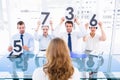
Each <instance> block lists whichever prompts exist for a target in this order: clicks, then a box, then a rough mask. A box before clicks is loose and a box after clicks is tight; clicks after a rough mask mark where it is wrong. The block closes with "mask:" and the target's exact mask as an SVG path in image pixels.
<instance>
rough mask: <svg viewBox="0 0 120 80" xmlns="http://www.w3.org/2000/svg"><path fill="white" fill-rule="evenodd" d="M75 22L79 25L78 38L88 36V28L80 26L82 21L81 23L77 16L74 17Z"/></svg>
mask: <svg viewBox="0 0 120 80" xmlns="http://www.w3.org/2000/svg"><path fill="white" fill-rule="evenodd" d="M74 22H75V23H76V24H77V25H78V27H79V32H78V38H81V37H84V36H86V35H87V34H88V33H87V30H86V28H85V27H82V26H80V23H79V21H78V19H77V18H74Z"/></svg>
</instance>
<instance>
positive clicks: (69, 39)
mask: <svg viewBox="0 0 120 80" xmlns="http://www.w3.org/2000/svg"><path fill="white" fill-rule="evenodd" d="M68 47H69V50H70V52H72V42H71V34H68Z"/></svg>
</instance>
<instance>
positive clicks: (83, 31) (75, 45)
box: [53, 26, 88, 52]
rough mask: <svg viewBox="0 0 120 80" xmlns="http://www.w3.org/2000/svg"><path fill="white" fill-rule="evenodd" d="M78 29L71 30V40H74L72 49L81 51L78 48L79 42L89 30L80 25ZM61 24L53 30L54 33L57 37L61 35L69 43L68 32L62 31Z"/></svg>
mask: <svg viewBox="0 0 120 80" xmlns="http://www.w3.org/2000/svg"><path fill="white" fill-rule="evenodd" d="M78 29H79V30H78V31H72V32H71V42H72V51H73V52H80V51H79V50H80V49H79V48H78V44H79V42H78V41H79V39H80V38H82V37H83V36H85V35H87V34H88V33H87V31H86V29H85V28H84V27H79V28H78ZM60 30H61V26H57V27H56V28H55V30H54V31H53V34H54V36H55V37H60V38H63V39H64V40H65V42H66V43H68V33H67V32H63V33H61V32H60Z"/></svg>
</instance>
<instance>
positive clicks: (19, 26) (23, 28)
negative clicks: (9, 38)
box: [17, 24, 25, 34]
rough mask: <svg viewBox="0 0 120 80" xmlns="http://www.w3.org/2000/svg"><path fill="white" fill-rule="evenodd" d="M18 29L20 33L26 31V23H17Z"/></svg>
mask: <svg viewBox="0 0 120 80" xmlns="http://www.w3.org/2000/svg"><path fill="white" fill-rule="evenodd" d="M17 29H18V30H19V33H20V34H24V32H25V25H24V24H22V25H17Z"/></svg>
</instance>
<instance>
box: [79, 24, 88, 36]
mask: <svg viewBox="0 0 120 80" xmlns="http://www.w3.org/2000/svg"><path fill="white" fill-rule="evenodd" d="M78 27H79V32H78V38H81V37H84V36H86V35H88V34H89V33H88V32H87V30H86V29H85V27H83V26H78Z"/></svg>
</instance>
